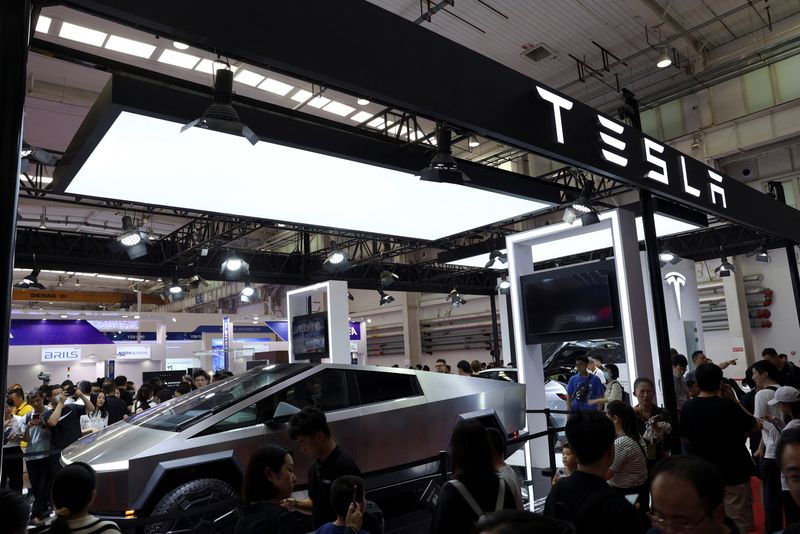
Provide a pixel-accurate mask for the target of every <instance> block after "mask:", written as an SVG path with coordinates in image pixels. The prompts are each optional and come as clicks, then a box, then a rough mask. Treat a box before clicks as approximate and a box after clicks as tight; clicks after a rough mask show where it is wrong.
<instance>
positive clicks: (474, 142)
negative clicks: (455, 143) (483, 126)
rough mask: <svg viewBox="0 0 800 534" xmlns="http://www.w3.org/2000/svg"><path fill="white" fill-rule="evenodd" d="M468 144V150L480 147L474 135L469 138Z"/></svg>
mask: <svg viewBox="0 0 800 534" xmlns="http://www.w3.org/2000/svg"><path fill="white" fill-rule="evenodd" d="M468 144H469V147H470V148H478V147H479V146H481V142H480V141H478V137H477V136H474V135H470V136H469V143H468Z"/></svg>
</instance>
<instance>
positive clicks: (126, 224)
mask: <svg viewBox="0 0 800 534" xmlns="http://www.w3.org/2000/svg"><path fill="white" fill-rule="evenodd" d="M117 241H119V242H120V243H122V244H123V245H125V246H126V247H132V246H134V245H138V244H139V243H141V242H142V234H141V232H139V230H137V229H136V227H135V226H134V224H133V219H131V218H130V217H129V216H127V215H125V216H124V217H122V233H121V234H120V235H118V236H117Z"/></svg>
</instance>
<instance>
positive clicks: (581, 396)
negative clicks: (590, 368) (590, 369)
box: [572, 374, 594, 402]
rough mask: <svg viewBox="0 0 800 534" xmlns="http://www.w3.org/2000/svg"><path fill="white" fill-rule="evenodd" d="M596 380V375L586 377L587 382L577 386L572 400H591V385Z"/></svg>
mask: <svg viewBox="0 0 800 534" xmlns="http://www.w3.org/2000/svg"><path fill="white" fill-rule="evenodd" d="M592 378H594V375H592V374H590V375H589V376H588V377H586V380H584V381H583V382H581V383H580V384H578V385H577V386H575V392H574V393H573V394H572V400H574V401H576V402H586V401H588V400H589V392H590V391H591V389H592V388H591V386H590V385H589V383H590V382H591V381H592Z"/></svg>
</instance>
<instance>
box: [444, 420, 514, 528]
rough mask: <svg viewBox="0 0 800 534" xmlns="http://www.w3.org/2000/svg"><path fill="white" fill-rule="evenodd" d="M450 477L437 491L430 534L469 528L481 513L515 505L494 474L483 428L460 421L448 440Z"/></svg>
mask: <svg viewBox="0 0 800 534" xmlns="http://www.w3.org/2000/svg"><path fill="white" fill-rule="evenodd" d="M450 443H451V453H452V458H453V471H454V475H455V476H454V479H453V480H451V481H449V482H447V483H445V484H444V486H442V489H441V491H440V492H439V502H438V504H437V505H436V514H435V516H434V520H433V530H432V532H433V534H444V533H450V532H470V531H471V530H472V528H473V527H474V526H475V523H476V522H477V521H478V518H479V517H480V516H481V515H483V514H484V513H488V512H496V511H499V510H503V509H508V510H511V509H516V503H515V502H514V496H513V493H512V491H511V488H509V487H508V484H506V482H505V481H504V480H503V479H501V478H500V477H498V476H497V472H496V471H495V468H494V460H493V457H492V445H491V443H490V442H489V435H488V433H487V432H486V428H485V427H484V426H483V425H482V424H481V423H480V422H479V421H477V420H475V419H467V420H464V421H460V422H459V423H458V424H457V425H456V427H455V429H454V430H453V436H452V438H451V440H450Z"/></svg>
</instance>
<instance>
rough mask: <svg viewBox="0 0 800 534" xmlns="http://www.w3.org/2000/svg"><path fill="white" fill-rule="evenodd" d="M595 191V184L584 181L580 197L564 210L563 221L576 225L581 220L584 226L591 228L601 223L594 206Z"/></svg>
mask: <svg viewBox="0 0 800 534" xmlns="http://www.w3.org/2000/svg"><path fill="white" fill-rule="evenodd" d="M593 191H594V182H592V181H591V180H586V179H584V180H583V188H582V189H581V194H580V196H579V197H578V198H576V199H575V200H574V201H573V202H572V203H571V204H570V205H569V206H567V208H566V209H565V210H564V215H563V217H562V220H563V221H564V222H565V223H567V224H574V223H575V221H576V220H578V219H580V221H581V225H582V226H589V225H592V224H597V223H598V222H600V218H599V216H598V214H597V210H596V209H595V208H594V206H593V205H592V192H593Z"/></svg>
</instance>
